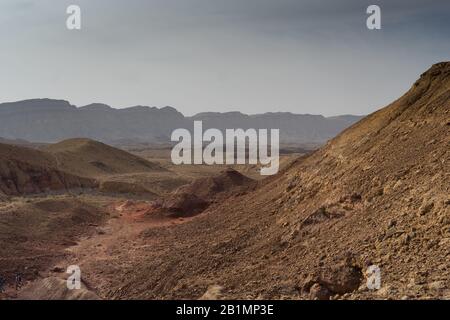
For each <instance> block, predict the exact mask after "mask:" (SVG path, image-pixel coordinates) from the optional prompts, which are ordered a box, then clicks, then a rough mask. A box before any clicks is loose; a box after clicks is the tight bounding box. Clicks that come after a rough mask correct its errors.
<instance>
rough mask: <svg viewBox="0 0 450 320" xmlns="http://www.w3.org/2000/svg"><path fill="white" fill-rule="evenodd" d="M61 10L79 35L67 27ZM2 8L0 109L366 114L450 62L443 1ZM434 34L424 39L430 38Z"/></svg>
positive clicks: (157, 0) (449, 7) (10, 3)
mask: <svg viewBox="0 0 450 320" xmlns="http://www.w3.org/2000/svg"><path fill="white" fill-rule="evenodd" d="M69 4H77V5H79V6H80V7H81V9H82V30H80V31H69V30H67V29H66V27H65V22H66V18H67V15H66V13H65V11H66V8H67V6H68V5H69ZM370 4H372V3H371V2H369V1H356V0H349V1H345V2H342V3H336V1H331V0H325V1H313V0H303V1H300V0H298V1H295V0H280V1H269V0H239V1H237V0H227V1H219V0H209V1H207V0H191V1H189V2H181V1H176V0H164V1H163V0H151V1H146V2H145V3H143V2H142V1H137V0H132V1H126V2H125V1H118V0H111V1H105V0H98V1H87V0H79V1H76V3H73V2H72V1H66V0H62V1H58V3H55V1H50V0H40V1H37V0H3V1H2V2H1V3H0V37H1V39H2V41H1V42H0V67H1V69H2V73H0V100H1V102H11V101H18V100H26V99H34V98H52V99H53V98H54V99H63V100H68V101H70V102H71V103H72V104H74V105H77V106H83V105H88V104H91V103H105V104H108V105H110V106H112V107H114V108H121V107H124V106H134V105H148V106H156V107H164V106H171V107H174V108H176V109H177V110H178V111H180V112H181V113H183V114H184V115H186V116H191V115H193V114H197V113H200V112H230V111H239V112H242V113H245V114H259V113H266V112H292V113H296V114H322V115H324V116H335V115H344V114H352V115H366V114H369V113H371V112H373V111H375V110H377V109H379V108H381V107H383V106H385V105H387V104H388V103H390V102H392V101H393V100H395V99H396V98H398V97H399V96H400V95H401V94H403V93H404V92H405V91H406V90H407V89H409V88H410V86H411V85H412V83H413V82H414V81H415V80H416V79H417V78H418V77H419V75H420V74H421V73H422V72H423V71H425V70H426V69H428V68H429V67H430V66H431V65H432V64H434V63H437V62H440V61H446V60H450V54H449V52H450V41H448V34H450V22H449V19H448V16H449V14H450V3H448V1H441V0H435V1H424V0H422V1H421V0H413V1H404V0H394V1H386V0H384V1H377V3H376V4H378V5H379V6H380V7H381V10H382V29H381V30H376V31H371V30H368V29H367V28H366V24H365V21H366V18H367V14H366V12H365V11H366V8H367V6H368V5H370ZM430 35H432V36H430Z"/></svg>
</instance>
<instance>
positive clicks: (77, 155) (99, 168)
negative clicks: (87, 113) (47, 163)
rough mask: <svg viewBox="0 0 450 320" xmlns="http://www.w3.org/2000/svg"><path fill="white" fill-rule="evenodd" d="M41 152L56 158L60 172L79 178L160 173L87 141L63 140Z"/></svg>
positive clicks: (154, 166) (133, 158) (151, 165)
mask: <svg viewBox="0 0 450 320" xmlns="http://www.w3.org/2000/svg"><path fill="white" fill-rule="evenodd" d="M45 151H47V152H49V153H51V154H52V155H53V156H54V157H55V158H56V161H57V163H58V165H59V167H60V168H61V169H63V170H65V171H68V172H71V173H74V174H78V175H80V176H88V177H92V176H102V175H110V174H119V173H120V174H123V173H133V172H146V171H163V170H164V169H163V168H161V167H160V166H159V165H158V164H156V163H152V162H149V161H147V160H144V159H142V158H140V157H137V156H134V155H132V154H130V153H128V152H125V151H123V150H120V149H116V148H113V147H110V146H108V145H106V144H103V143H101V142H97V141H94V140H89V139H70V140H64V141H62V142H59V143H56V144H52V145H49V146H47V147H46V148H45Z"/></svg>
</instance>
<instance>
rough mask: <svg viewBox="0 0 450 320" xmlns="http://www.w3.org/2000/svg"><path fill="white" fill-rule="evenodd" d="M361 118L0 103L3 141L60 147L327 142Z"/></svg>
mask: <svg viewBox="0 0 450 320" xmlns="http://www.w3.org/2000/svg"><path fill="white" fill-rule="evenodd" d="M361 118H362V116H348V115H344V116H334V117H324V116H322V115H309V114H294V113H291V112H267V113H263V114H252V115H248V114H243V113H241V112H238V111H232V112H223V113H220V112H202V113H198V114H196V115H193V116H185V115H183V114H182V113H181V112H179V111H177V110H176V109H175V108H173V107H169V106H166V107H162V108H157V107H148V106H132V107H127V108H121V109H116V108H113V107H111V106H109V105H106V104H102V103H92V104H88V105H85V106H80V107H76V106H74V105H72V104H71V103H70V102H69V101H66V100H55V99H48V98H45V99H30V100H23V101H17V102H7V103H2V104H0V137H3V138H5V139H10V140H11V139H23V140H28V141H33V142H42V143H55V142H58V141H61V140H66V139H70V138H73V137H83V138H89V139H93V140H98V141H101V142H105V143H109V144H114V143H115V142H116V141H121V140H127V139H128V140H133V139H134V140H136V141H140V142H152V143H168V142H170V136H171V133H172V131H173V130H175V129H178V128H186V129H188V130H192V128H193V122H194V121H203V125H204V128H205V129H207V128H218V129H221V130H224V129H227V128H242V129H249V128H255V129H262V128H265V129H272V128H273V129H280V134H281V138H280V139H281V142H287V143H293V142H299V143H318V144H321V143H324V142H325V141H327V140H328V139H330V138H332V137H334V136H335V135H336V134H337V133H339V132H340V131H341V130H342V129H344V128H346V127H347V126H349V125H351V124H352V123H354V122H356V121H358V120H359V119H361Z"/></svg>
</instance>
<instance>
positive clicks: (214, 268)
mask: <svg viewBox="0 0 450 320" xmlns="http://www.w3.org/2000/svg"><path fill="white" fill-rule="evenodd" d="M88 144H89V145H92V143H91V142H90V143H88ZM63 145H64V144H63ZM71 145H72V143H71ZM82 145H84V144H82ZM94 146H98V144H96V143H94ZM449 147H450V62H443V63H438V64H435V65H433V66H432V67H431V68H430V69H429V70H428V71H426V72H425V73H424V74H422V75H421V76H420V78H419V79H418V80H417V81H416V82H415V83H414V84H413V86H412V87H411V89H410V90H409V91H408V92H406V93H405V94H404V95H403V96H402V97H400V98H399V99H398V100H396V101H394V102H393V103H392V104H390V105H388V106H387V107H385V108H383V109H381V110H379V111H378V112H375V113H373V114H371V115H369V116H367V117H365V118H364V119H362V120H361V121H359V122H358V123H356V124H354V125H352V126H351V127H350V128H348V129H346V130H345V131H343V132H342V133H341V134H339V135H338V136H337V137H336V138H334V139H332V140H330V141H329V142H328V143H327V144H326V145H325V146H323V147H322V148H320V149H319V150H317V151H315V152H313V153H311V154H306V155H302V156H295V157H294V158H290V159H295V160H289V161H285V162H283V163H284V165H283V167H282V170H281V171H280V173H279V174H277V175H276V176H272V177H269V178H266V179H263V180H254V179H251V178H249V177H246V176H244V175H243V174H242V172H245V170H242V171H240V172H237V171H235V170H231V169H228V170H226V171H221V172H219V173H217V172H216V171H212V170H213V169H210V168H208V169H204V170H211V171H208V174H206V175H205V176H200V177H198V178H199V179H192V176H193V175H194V173H195V170H200V168H191V167H189V168H184V169H183V170H187V171H186V172H187V173H188V174H186V175H185V176H183V179H185V180H183V181H185V182H184V183H182V184H184V186H180V185H178V184H181V180H176V181H174V180H170V181H171V182H170V183H168V182H167V181H168V180H164V181H165V182H164V183H162V182H161V181H162V180H161V179H162V177H163V176H162V175H166V174H170V175H177V174H179V173H180V171H177V170H181V169H180V168H171V167H166V166H165V165H162V163H159V165H158V164H157V163H156V162H155V163H153V162H150V163H153V165H150V168H149V170H150V171H149V172H131V171H130V172H126V173H125V172H123V173H120V172H119V173H117V176H115V175H114V174H113V173H109V174H105V171H103V172H98V171H97V170H99V168H104V166H103V165H99V164H98V163H99V162H102V163H103V164H104V165H105V166H106V167H111V168H115V167H114V165H113V164H109V163H108V162H107V161H106V159H104V158H103V160H101V159H97V158H95V163H91V162H90V161H89V159H90V158H87V159H80V160H79V161H76V163H81V167H80V168H83V170H84V168H86V170H87V171H89V172H91V173H94V176H95V177H96V178H95V179H96V181H97V180H98V181H100V183H101V182H104V181H127V182H129V183H131V185H136V183H135V182H136V181H139V185H140V186H142V187H144V188H146V189H147V190H149V191H152V192H154V193H155V194H154V195H153V196H152V197H149V199H140V200H139V199H134V200H132V199H131V196H128V195H126V194H123V195H122V196H117V195H116V194H114V195H112V194H108V195H106V196H105V195H102V196H101V195H99V194H87V195H78V196H73V195H71V196H68V195H61V196H59V197H62V198H58V199H54V196H51V195H50V197H49V199H46V200H44V199H41V198H36V199H28V202H24V203H21V204H18V203H17V202H14V201H12V202H11V201H8V200H3V201H2V202H0V203H1V204H2V206H3V207H2V209H1V210H0V212H1V213H0V228H3V230H5V231H4V232H5V233H4V234H5V235H6V236H3V237H4V238H5V241H4V243H13V246H9V247H8V246H7V247H5V248H2V250H3V251H5V250H8V251H5V252H2V253H1V254H0V262H1V263H2V265H0V266H2V270H9V271H8V272H9V273H8V274H11V275H12V272H13V271H15V270H16V269H17V268H19V267H18V264H14V261H15V259H12V258H11V252H13V251H14V250H18V249H16V248H22V249H21V250H25V248H29V246H28V244H30V243H33V244H36V247H34V249H33V247H32V249H31V251H27V252H26V253H25V252H21V251H20V250H19V251H17V252H19V254H18V255H19V256H22V255H23V257H27V261H28V262H27V263H28V265H30V266H31V267H30V269H31V270H34V271H33V272H28V273H27V281H28V283H27V285H26V286H25V287H24V288H23V289H21V290H19V291H18V292H14V293H13V294H11V295H10V296H9V297H19V298H33V299H36V298H77V297H73V296H71V295H70V294H68V293H67V292H66V291H64V290H61V286H62V285H63V284H64V282H63V281H61V279H64V273H63V271H64V270H65V267H67V266H68V265H73V264H76V265H79V266H80V268H81V270H82V277H83V284H84V287H83V291H82V292H81V293H80V295H81V296H79V297H78V298H93V299H96V298H102V299H205V298H226V299H436V298H438V299H450V263H449V261H450V198H449V194H450V148H449ZM4 148H5V147H4ZM7 148H12V147H7ZM15 148H19V147H14V148H13V149H6V150H9V151H8V154H10V155H11V154H12V155H16V154H17V156H15V159H16V160H17V161H18V160H20V159H22V158H23V156H21V155H20V152H22V151H23V150H22V149H15ZM48 148H49V149H48V150H50V149H52V148H55V150H57V149H59V147H48ZM63 149H64V150H67V147H64V148H63ZM11 150H12V151H11ZM27 150H28V149H27ZM83 150H85V149H83ZM102 150H105V149H104V148H102ZM33 152H34V151H33ZM64 152H65V151H64ZM64 152H62V153H60V151H58V154H59V156H58V155H57V156H54V155H53V156H50V155H52V153H51V152H48V151H45V152H43V151H36V154H35V156H33V157H31V158H33V159H38V160H39V161H38V163H35V162H34V161H33V159H29V160H28V163H29V165H30V166H31V165H34V166H36V165H41V166H42V163H44V164H46V165H45V167H46V168H47V167H48V168H64V165H63V164H61V163H59V164H58V163H57V159H60V160H61V159H64V157H63V156H62V155H63V154H64ZM83 152H87V151H83ZM97 153H98V152H94V154H97ZM0 155H1V153H0ZM73 156H74V157H77V156H79V155H78V152H75V153H74V155H73ZM39 157H40V158H39ZM71 157H72V156H68V158H71ZM92 157H94V155H92ZM118 158H120V156H118ZM8 159H11V156H8V157H7V158H6V160H4V162H3V163H9V162H8V161H9V160H8ZM93 159H94V158H93ZM133 159H134V158H133ZM135 160H136V159H135ZM135 160H133V161H135ZM133 161H131V163H133V166H134V165H139V166H140V165H143V162H141V161H137V162H133ZM63 162H64V161H63ZM0 163H2V162H0ZM69 163H70V162H69ZM145 163H146V162H145ZM2 165H4V164H2ZM143 166H144V167H147V166H148V165H143ZM69 167H71V166H69ZM120 167H121V165H120V166H119V167H117V168H115V169H111V171H117V170H119V169H120ZM160 167H163V168H164V169H166V170H167V171H164V170H163V171H161V170H160ZM40 168H41V167H40ZM140 168H141V167H140ZM2 170H3V169H2ZM8 170H9V169H8ZM66 170H67V169H66ZM151 170H153V171H151ZM214 170H217V168H214ZM132 171H133V170H132ZM138 171H139V170H138ZM154 171H155V172H154ZM6 172H10V171H6ZM213 172H214V174H213ZM196 174H197V175H198V173H196ZM2 176H3V174H2ZM5 176H8V175H5ZM9 176H10V177H11V174H9ZM138 176H139V177H141V178H138ZM124 177H126V178H127V179H128V180H123V179H124ZM142 177H145V178H142ZM150 177H152V179H154V180H152V181H155V182H154V183H153V184H155V185H158V186H163V185H165V186H169V185H170V188H166V189H165V191H164V192H160V188H159V187H155V188H154V189H151V188H150V187H151V184H152V183H151V182H149V181H150V180H146V179H149V178H150ZM164 177H165V178H164V179H167V176H164ZM88 178H89V179H93V178H92V177H88ZM30 179H31V178H30ZM115 179H118V180H115ZM138 179H144V180H146V181H140V180H138ZM16 180H17V179H16ZM13 181H15V180H13ZM20 181H22V180H20ZM3 184H4V185H6V184H5V182H3ZM16 189H17V188H16ZM8 190H9V189H8ZM0 194H1V193H0ZM68 197H69V198H70V199H71V200H70V201H69V200H68V199H67V198H68ZM56 200H57V201H56ZM51 201H56V202H51ZM67 201H69V202H67ZM24 208H25V209H26V210H25V209H24ZM59 208H60V209H59ZM34 210H39V211H34ZM21 212H25V213H22V214H23V215H25V216H26V217H33V218H34V219H37V220H38V221H34V220H31V219H30V220H29V221H28V220H27V219H20V214H21ZM33 212H39V214H38V215H33ZM50 212H55V213H56V212H63V213H64V215H63V217H65V218H64V219H68V220H64V219H63V218H61V220H60V219H59V218H58V217H59V216H58V215H52V214H50ZM69 220H70V221H78V222H79V223H77V224H76V228H75V229H73V230H71V229H70V227H69V226H70V224H69V223H65V222H64V221H66V222H67V221H69ZM24 221H26V224H24V223H25V222H24ZM61 221H62V222H61ZM59 223H62V226H59ZM22 225H23V230H22V229H20V228H16V229H11V226H22ZM55 225H57V226H59V227H58V228H59V229H58V230H60V232H62V233H63V234H64V236H63V235H62V234H61V233H55V234H54V235H53V233H52V236H48V235H49V233H48V230H53V229H49V228H50V227H51V226H55ZM34 226H40V227H39V228H35V227H34ZM21 228H22V227H21ZM46 228H47V229H46ZM6 230H7V231H6ZM46 230H47V231H46ZM8 232H9V233H8ZM2 234H3V232H2V233H0V235H2ZM23 234H29V235H28V236H24V238H21V237H20V235H23ZM41 237H42V239H41ZM60 237H62V239H64V240H63V242H62V243H61V242H60V240H59V239H60ZM11 239H12V240H11ZM37 239H41V240H39V242H38V240H37ZM38 243H39V244H44V246H45V247H48V248H53V250H54V251H53V252H54V254H53V255H52V256H51V258H44V257H42V256H36V257H35V256H34V253H35V252H36V250H38V249H39V248H38V247H37V244H38ZM38 257H40V259H42V260H39V258H38ZM38 261H40V262H39V263H37V262H38ZM373 266H375V267H377V268H379V270H380V271H381V285H380V287H379V288H372V289H370V288H368V286H367V279H368V277H369V276H370V274H369V273H368V270H370V267H373ZM27 270H29V269H27ZM49 287H51V288H53V289H54V290H49Z"/></svg>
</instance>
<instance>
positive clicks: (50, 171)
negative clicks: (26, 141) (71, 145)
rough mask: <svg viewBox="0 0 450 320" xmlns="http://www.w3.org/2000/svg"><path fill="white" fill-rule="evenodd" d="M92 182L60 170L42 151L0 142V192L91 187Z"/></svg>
mask: <svg viewBox="0 0 450 320" xmlns="http://www.w3.org/2000/svg"><path fill="white" fill-rule="evenodd" d="M95 185H96V183H95V181H94V180H92V179H89V178H82V177H79V176H76V175H74V174H71V173H68V172H65V171H62V170H60V169H59V168H58V166H57V162H56V160H55V159H54V158H53V157H52V156H51V155H50V154H47V153H45V152H42V151H38V150H34V149H29V148H25V147H19V146H12V145H6V144H0V194H4V195H9V196H11V195H22V194H33V193H44V192H50V191H67V190H69V189H74V188H92V187H94V186H95Z"/></svg>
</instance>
